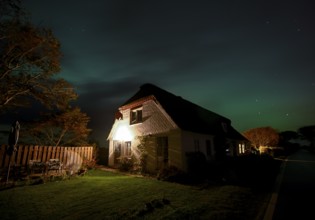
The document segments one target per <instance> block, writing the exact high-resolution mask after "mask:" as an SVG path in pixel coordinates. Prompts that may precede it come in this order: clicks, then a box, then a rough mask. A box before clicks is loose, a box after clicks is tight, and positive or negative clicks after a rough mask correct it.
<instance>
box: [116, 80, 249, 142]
mask: <svg viewBox="0 0 315 220" xmlns="http://www.w3.org/2000/svg"><path fill="white" fill-rule="evenodd" d="M147 97H154V98H155V99H156V100H157V101H158V102H159V103H160V104H161V105H162V107H163V108H164V110H165V111H166V112H167V114H168V115H169V116H170V117H171V118H172V119H173V120H174V122H175V123H176V124H177V126H178V127H179V128H181V129H183V130H186V131H192V132H197V133H202V134H214V135H220V134H223V135H224V134H225V135H224V136H227V137H229V138H233V139H237V140H246V138H245V137H243V136H242V135H241V134H240V133H238V132H237V131H236V130H235V129H234V128H233V127H232V126H231V120H229V119H228V118H226V117H223V116H221V115H219V114H217V113H214V112H212V111H209V110H207V109H205V108H202V107H200V106H198V105H196V104H194V103H192V102H190V101H187V100H185V99H183V98H182V97H180V96H176V95H174V94H172V93H170V92H167V91H165V90H163V89H161V88H159V87H157V86H155V85H153V84H144V85H142V86H141V87H140V90H139V91H138V92H137V93H136V94H135V95H133V96H132V97H131V98H130V99H128V100H127V101H126V102H125V103H124V104H123V105H122V106H126V105H130V104H132V103H134V102H137V100H139V99H145V98H147ZM224 127H225V128H224Z"/></svg>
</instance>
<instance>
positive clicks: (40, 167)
mask: <svg viewBox="0 0 315 220" xmlns="http://www.w3.org/2000/svg"><path fill="white" fill-rule="evenodd" d="M45 168H46V164H45V163H43V162H41V161H39V160H29V162H28V169H29V171H30V173H31V174H32V173H37V172H40V173H44V171H45Z"/></svg>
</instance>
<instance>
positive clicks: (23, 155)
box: [0, 145, 94, 169]
mask: <svg viewBox="0 0 315 220" xmlns="http://www.w3.org/2000/svg"><path fill="white" fill-rule="evenodd" d="M6 149H7V146H6V145H1V146H0V169H1V168H7V167H9V162H10V156H9V155H8V154H7V153H6ZM93 149H94V148H93V147H92V146H87V147H53V146H17V151H16V152H15V153H14V154H13V155H12V156H11V163H10V164H11V165H15V166H21V167H23V166H27V165H28V163H29V161H30V160H38V161H40V162H46V161H48V160H49V159H59V160H60V161H61V162H62V163H63V164H64V166H65V167H67V166H71V165H73V164H81V163H82V162H83V160H92V159H93Z"/></svg>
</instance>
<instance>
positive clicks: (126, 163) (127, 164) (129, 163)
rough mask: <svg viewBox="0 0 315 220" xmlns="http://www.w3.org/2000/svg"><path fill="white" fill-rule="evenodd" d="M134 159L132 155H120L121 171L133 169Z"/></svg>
mask: <svg viewBox="0 0 315 220" xmlns="http://www.w3.org/2000/svg"><path fill="white" fill-rule="evenodd" d="M133 166H134V160H133V159H132V158H131V157H125V156H124V157H120V164H119V167H118V169H119V170H120V171H130V170H131V169H133Z"/></svg>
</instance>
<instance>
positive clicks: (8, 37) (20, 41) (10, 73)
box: [0, 0, 77, 112]
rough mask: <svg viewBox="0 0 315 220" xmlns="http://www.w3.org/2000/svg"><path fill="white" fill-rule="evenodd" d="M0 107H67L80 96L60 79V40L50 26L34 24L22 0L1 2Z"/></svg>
mask: <svg viewBox="0 0 315 220" xmlns="http://www.w3.org/2000/svg"><path fill="white" fill-rule="evenodd" d="M0 8H1V9H0V12H1V15H0V111H3V112H5V111H7V109H8V108H10V107H11V108H12V107H14V108H16V107H28V106H30V105H31V103H32V102H33V101H34V100H36V101H38V102H40V103H41V104H43V105H45V106H46V107H47V108H58V109H62V108H67V107H68V103H69V101H71V100H74V99H76V98H77V95H76V93H75V92H74V89H73V87H72V85H70V84H69V83H68V82H66V81H65V80H64V79H58V78H57V77H56V74H57V73H58V72H59V71H60V57H61V52H60V43H59V41H58V40H57V39H56V38H55V37H54V35H53V33H52V32H51V30H49V29H48V28H42V27H35V26H33V25H32V24H31V23H30V22H29V21H28V19H27V18H26V16H24V13H23V11H22V9H21V7H20V4H19V1H16V0H11V1H10V0H1V4H0Z"/></svg>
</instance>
